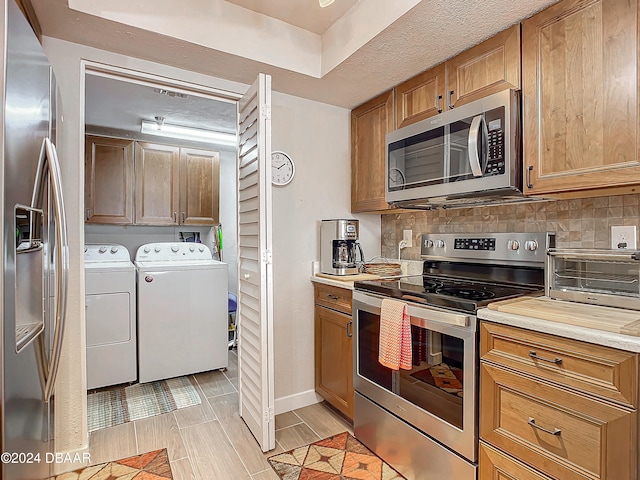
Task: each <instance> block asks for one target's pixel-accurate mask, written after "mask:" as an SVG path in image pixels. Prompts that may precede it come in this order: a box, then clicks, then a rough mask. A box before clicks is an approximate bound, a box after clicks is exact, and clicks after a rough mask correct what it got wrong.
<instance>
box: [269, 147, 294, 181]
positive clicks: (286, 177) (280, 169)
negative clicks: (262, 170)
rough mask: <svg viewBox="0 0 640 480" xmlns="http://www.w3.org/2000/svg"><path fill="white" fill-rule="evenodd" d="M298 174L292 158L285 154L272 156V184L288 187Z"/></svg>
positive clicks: (278, 153)
mask: <svg viewBox="0 0 640 480" xmlns="http://www.w3.org/2000/svg"><path fill="white" fill-rule="evenodd" d="M295 173H296V169H295V165H294V164H293V160H291V157H290V156H289V155H287V154H286V153H284V152H273V153H272V154H271V182H272V183H273V184H274V185H286V184H288V183H289V182H291V180H293V175H294V174H295Z"/></svg>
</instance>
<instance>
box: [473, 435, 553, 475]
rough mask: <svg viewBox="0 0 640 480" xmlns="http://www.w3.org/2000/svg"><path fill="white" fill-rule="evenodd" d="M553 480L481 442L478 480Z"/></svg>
mask: <svg viewBox="0 0 640 480" xmlns="http://www.w3.org/2000/svg"><path fill="white" fill-rule="evenodd" d="M503 479H504V480H551V478H549V477H547V476H546V475H543V474H541V473H540V472H537V471H536V470H534V469H532V468H531V467H528V466H527V465H525V464H524V463H520V462H518V461H517V460H515V459H513V458H511V457H509V456H508V455H505V454H504V453H502V452H501V451H499V450H496V449H495V448H493V447H491V446H489V445H487V444H485V443H484V442H480V450H479V451H478V480H503Z"/></svg>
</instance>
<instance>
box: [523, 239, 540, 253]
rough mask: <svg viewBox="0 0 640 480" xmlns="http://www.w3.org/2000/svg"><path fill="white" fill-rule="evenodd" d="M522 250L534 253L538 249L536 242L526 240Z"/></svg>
mask: <svg viewBox="0 0 640 480" xmlns="http://www.w3.org/2000/svg"><path fill="white" fill-rule="evenodd" d="M524 248H525V250H529V251H530V252H535V251H536V250H537V249H538V242H536V241H535V240H527V241H526V242H524Z"/></svg>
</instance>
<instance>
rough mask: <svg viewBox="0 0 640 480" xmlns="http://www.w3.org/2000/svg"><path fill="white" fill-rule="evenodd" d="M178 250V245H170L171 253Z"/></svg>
mask: <svg viewBox="0 0 640 480" xmlns="http://www.w3.org/2000/svg"><path fill="white" fill-rule="evenodd" d="M178 250H180V247H178V246H176V245H174V246H173V247H171V251H172V252H173V253H176V252H177V251H178Z"/></svg>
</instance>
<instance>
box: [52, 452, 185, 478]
mask: <svg viewBox="0 0 640 480" xmlns="http://www.w3.org/2000/svg"><path fill="white" fill-rule="evenodd" d="M55 480H173V474H172V473H171V466H170V465H169V457H168V455H167V449H166V448H163V449H162V450H155V451H153V452H149V453H143V454H142V455H136V456H135V457H129V458H123V459H122V460H118V461H115V462H108V463H101V464H100V465H94V466H92V467H86V468H83V469H81V470H76V471H75V472H69V473H63V474H62V475H58V476H57V477H56V478H55Z"/></svg>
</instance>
